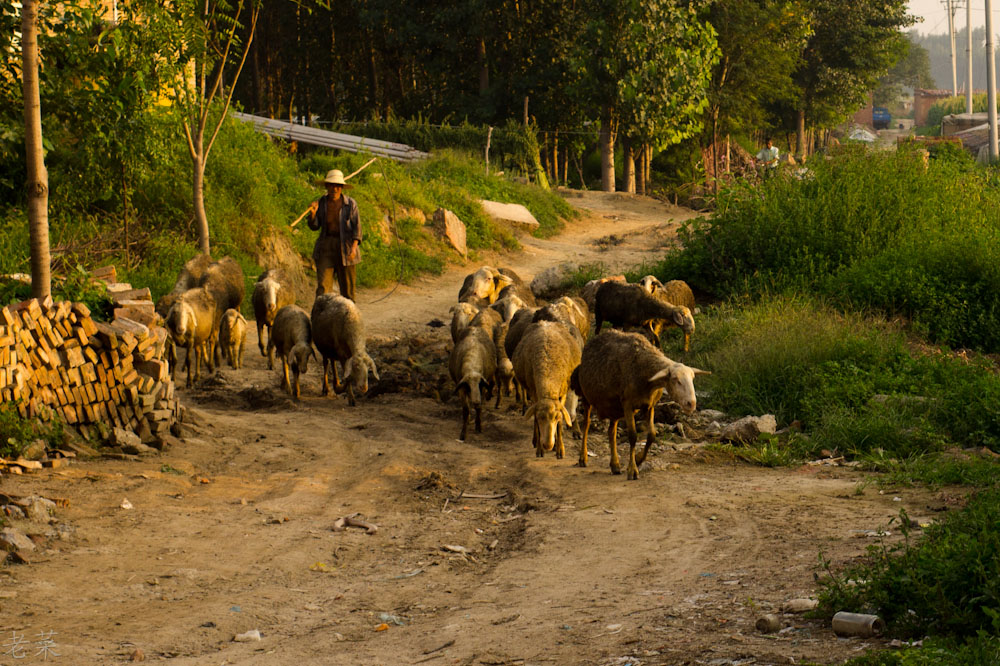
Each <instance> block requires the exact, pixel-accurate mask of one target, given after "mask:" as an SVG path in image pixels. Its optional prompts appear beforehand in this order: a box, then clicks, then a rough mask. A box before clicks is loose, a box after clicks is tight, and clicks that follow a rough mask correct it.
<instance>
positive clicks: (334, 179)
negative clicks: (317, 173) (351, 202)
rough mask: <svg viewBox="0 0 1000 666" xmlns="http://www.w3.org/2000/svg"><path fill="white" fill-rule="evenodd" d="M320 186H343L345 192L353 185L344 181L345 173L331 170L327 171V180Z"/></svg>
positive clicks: (321, 182)
mask: <svg viewBox="0 0 1000 666" xmlns="http://www.w3.org/2000/svg"><path fill="white" fill-rule="evenodd" d="M319 184H323V185H342V186H343V187H344V189H345V190H346V189H348V188H350V187H351V185H350V184H348V183H347V181H345V180H344V172H343V171H341V170H340V169H330V170H329V171H327V172H326V178H324V179H323V180H322V181H320V183H319Z"/></svg>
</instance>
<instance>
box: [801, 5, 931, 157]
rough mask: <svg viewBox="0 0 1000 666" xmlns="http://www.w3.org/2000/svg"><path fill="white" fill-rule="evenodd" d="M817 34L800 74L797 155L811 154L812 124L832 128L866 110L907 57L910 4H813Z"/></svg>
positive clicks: (814, 31) (814, 27)
mask: <svg viewBox="0 0 1000 666" xmlns="http://www.w3.org/2000/svg"><path fill="white" fill-rule="evenodd" d="M810 6H811V8H812V28H813V33H812V35H811V36H810V38H809V41H808V42H807V44H806V46H805V48H804V49H803V52H802V59H801V64H800V65H799V67H798V69H797V70H796V72H795V83H796V86H797V87H798V95H797V97H798V99H797V100H796V103H795V105H794V106H795V109H794V116H795V135H796V141H795V152H796V154H797V155H799V156H802V155H803V154H804V153H805V130H806V123H807V122H809V123H812V124H815V125H820V126H826V125H829V124H833V123H835V122H839V121H841V120H843V119H844V118H845V117H847V115H848V114H849V113H850V112H851V111H853V110H854V109H857V108H858V107H860V106H861V104H862V103H863V101H864V99H865V97H866V96H867V95H868V93H869V92H870V91H871V90H873V89H874V88H875V85H876V84H877V83H878V80H879V79H880V78H881V77H883V76H884V75H885V74H886V72H888V71H889V68H890V67H892V66H893V65H895V64H896V62H897V61H898V60H899V59H900V57H902V55H903V52H904V49H905V43H906V37H905V35H904V34H903V32H902V29H903V28H906V27H908V26H910V25H913V23H914V21H915V20H916V19H914V17H913V16H910V15H909V14H907V13H906V12H907V2H906V0H857V1H856V2H847V3H845V2H841V1H840V0H812V2H810Z"/></svg>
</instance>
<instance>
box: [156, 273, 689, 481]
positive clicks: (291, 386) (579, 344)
mask: <svg viewBox="0 0 1000 666" xmlns="http://www.w3.org/2000/svg"><path fill="white" fill-rule="evenodd" d="M243 284H244V282H243V272H242V270H241V269H240V267H239V265H238V264H237V263H236V262H235V261H234V260H232V259H231V258H228V257H227V258H223V259H221V260H219V261H212V260H211V259H210V258H208V257H207V256H205V255H202V256H199V257H196V258H195V259H192V260H191V261H189V262H188V263H187V264H185V266H184V269H183V270H182V271H181V274H180V275H179V276H178V279H177V282H176V284H175V285H174V289H173V290H172V291H171V292H170V293H168V294H167V295H165V296H164V297H163V298H162V299H160V301H159V302H158V303H157V306H156V308H157V312H158V313H159V314H160V315H161V316H162V317H163V318H164V321H165V325H166V328H167V330H168V332H169V334H170V338H171V340H172V341H173V343H174V345H175V346H176V347H179V348H184V349H186V350H187V357H186V360H185V367H186V370H187V385H188V386H191V384H192V381H193V380H194V381H196V380H197V379H198V378H199V377H200V366H201V362H202V361H204V362H205V363H206V364H207V366H208V369H209V371H210V372H211V371H212V370H213V369H214V366H215V365H218V364H219V363H220V362H221V358H220V357H221V355H222V354H223V353H224V354H225V356H226V358H227V359H228V361H229V363H230V365H232V366H233V367H235V368H239V367H241V366H242V358H243V345H244V342H245V339H246V329H247V322H246V319H244V318H243V316H242V315H241V314H240V313H239V306H240V303H242V301H243V293H244V287H243ZM583 296H584V297H583V298H580V297H575V296H572V297H571V296H563V297H562V298H560V299H558V300H556V301H553V302H551V303H548V304H540V303H538V302H536V300H535V297H534V295H533V294H532V292H531V290H530V288H528V286H527V285H526V284H525V283H524V281H523V280H521V278H520V277H519V276H518V275H517V274H516V273H515V272H514V271H512V270H510V269H507V268H499V269H495V268H492V267H489V266H483V267H482V268H480V269H479V270H477V271H476V272H474V273H472V274H470V275H468V276H467V277H466V278H465V281H464V282H463V284H462V287H461V289H460V291H459V295H458V301H459V302H458V304H457V305H456V306H454V307H453V308H452V309H451V313H452V320H451V337H452V341H453V342H454V347H453V348H452V350H451V353H450V356H449V360H448V367H449V372H450V374H451V378H452V380H453V381H454V383H455V393H456V394H457V395H459V396H460V398H461V401H462V430H461V434H460V439H462V440H464V439H465V438H466V436H467V434H468V426H469V419H470V416H472V415H473V413H474V415H475V431H476V432H477V433H478V432H481V431H482V408H483V403H484V402H485V401H488V400H490V399H491V398H492V394H493V392H494V391H495V392H496V404H495V407H499V406H500V401H501V396H502V395H504V394H506V395H508V396H510V395H513V397H514V399H515V401H516V402H517V404H518V405H519V406H520V407H521V412H522V414H524V415H526V416H528V417H530V418H531V419H532V421H533V426H534V427H533V434H532V445H533V446H534V448H535V453H536V455H538V456H543V455H544V454H545V452H546V451H552V450H553V449H554V450H555V454H556V457H557V458H562V457H564V456H565V446H564V444H563V436H562V431H563V428H564V427H569V428H574V431H575V432H576V433H578V434H579V436H580V437H581V438H582V442H581V446H580V458H579V465H580V466H581V467H586V466H587V435H588V432H589V430H590V421H591V415H592V413H593V412H596V413H597V415H598V416H599V417H601V418H605V419H608V421H609V426H608V440H609V443H610V450H611V471H612V472H613V473H614V474H620V473H621V463H620V461H619V458H618V447H617V430H618V422H619V421H620V420H621V419H625V424H626V432H627V434H628V440H629V461H628V468H627V473H628V478H629V479H637V478H638V477H639V471H638V468H639V465H641V464H642V463H643V461H644V460H645V458H646V454H647V453H648V451H649V448H650V446H651V445H652V444H653V442H654V441H655V439H656V429H655V427H654V424H653V415H654V409H655V407H656V405H657V403H658V402H659V400H660V398H661V396H662V395H663V392H664V391H666V392H667V395H668V396H669V398H670V399H671V400H672V401H674V402H675V403H677V405H678V406H679V407H680V409H682V410H683V411H684V412H686V413H692V412H693V411H694V410H695V408H696V398H695V390H694V377H695V376H696V375H698V374H707V373H705V372H704V371H702V370H698V369H697V368H692V367H688V366H686V365H684V364H683V363H678V362H675V361H672V360H671V359H669V358H667V357H666V356H665V355H664V354H663V352H662V351H661V350H660V348H659V335H660V333H661V332H662V329H663V328H665V327H672V326H676V327H678V328H680V329H681V330H682V331H683V333H684V349H685V351H687V350H688V346H689V342H690V337H691V334H692V333H693V332H694V318H693V316H692V311H693V310H694V296H693V294H692V293H691V289H690V288H689V287H688V286H687V284H685V283H684V282H682V281H679V280H674V281H671V282H668V283H667V284H666V285H664V284H661V283H660V281H659V280H657V279H656V278H654V277H652V276H647V277H645V278H643V279H642V281H641V282H640V283H638V284H628V283H626V282H624V281H623V280H622V279H615V278H605V279H601V280H594V281H592V282H591V283H589V284H588V285H587V286H586V287H585V288H584V290H583ZM294 300H295V299H294V295H293V293H292V291H291V290H290V289H289V288H288V287H287V285H283V284H282V279H281V276H280V274H279V273H277V272H276V271H273V270H269V271H265V272H264V273H263V274H262V275H260V276H259V277H258V279H257V281H256V283H255V285H254V290H253V295H252V302H253V310H254V317H255V319H256V323H257V337H258V344H259V346H260V352H261V354H262V355H265V356H267V367H268V369H273V364H274V354H275V352H277V355H278V357H279V358H280V359H281V363H282V371H283V372H282V388H283V389H285V390H287V391H288V392H289V393H291V394H292V395H293V396H294V397H295V398H296V399H298V398H299V397H300V388H299V376H300V375H301V374H302V373H304V372H306V370H307V368H308V365H309V360H310V359H313V360H317V357H316V351H319V353H320V356H322V359H323V389H322V394H323V395H328V394H329V392H330V381H329V380H330V376H331V375H332V377H333V390H334V392H335V393H337V394H340V393H345V392H346V393H347V396H348V402H349V404H350V405H352V406H353V405H355V403H356V397H355V394H356V393H358V394H364V393H366V392H367V391H368V373H369V372H371V374H372V376H373V377H374V378H375V380H376V381H378V379H379V376H378V370H377V369H376V367H375V362H374V361H373V360H372V358H371V357H370V356H369V355H368V352H367V350H366V348H365V327H364V322H363V321H362V318H361V313H360V311H359V310H358V308H357V306H356V305H355V304H354V302H353V301H351V300H349V299H347V298H344V297H342V296H339V295H333V294H324V295H322V296H319V297H317V298H316V300H315V301H314V303H313V307H312V312H311V313H307V312H306V311H305V310H303V309H302V308H300V307H299V306H297V305H295V302H294ZM591 310H593V313H594V319H595V326H594V332H595V334H594V335H592V336H591V335H590V333H591V330H590V316H591ZM604 322H609V323H610V324H611V325H612V326H618V327H621V328H623V329H625V330H614V329H611V330H606V331H604V332H602V331H601V327H602V325H603V323H604ZM265 338H266V339H267V345H266V348H265V343H264V340H265ZM170 360H171V362H172V363H173V366H172V367H173V368H174V369H175V370H176V366H177V363H176V360H177V359H176V357H171V358H170ZM338 363H339V364H340V366H341V372H342V375H343V380H341V379H340V376H339V375H338V371H337V364H338ZM192 371H193V374H192ZM289 372H291V374H289ZM579 403H582V406H583V427H582V432H581V429H580V428H579V426H578V425H575V420H576V418H575V415H576V412H577V407H578V404H579ZM637 413H642V414H644V419H645V420H646V432H647V437H646V446H645V448H644V449H643V450H642V451H641V452H640V453H638V454H637V453H636V450H635V449H636V440H637V437H638V435H637V430H636V425H635V417H636V414H637Z"/></svg>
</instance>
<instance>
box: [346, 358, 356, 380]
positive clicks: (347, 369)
mask: <svg viewBox="0 0 1000 666" xmlns="http://www.w3.org/2000/svg"><path fill="white" fill-rule="evenodd" d="M353 360H354V357H353V356H352V357H351V358H349V359H347V360H346V361H344V379H347V378H348V377H350V376H351V362H352V361H353Z"/></svg>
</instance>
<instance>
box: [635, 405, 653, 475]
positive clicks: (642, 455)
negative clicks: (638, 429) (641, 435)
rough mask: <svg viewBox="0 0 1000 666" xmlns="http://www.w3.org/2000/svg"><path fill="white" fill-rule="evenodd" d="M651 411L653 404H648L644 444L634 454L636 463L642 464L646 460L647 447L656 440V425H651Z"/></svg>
mask: <svg viewBox="0 0 1000 666" xmlns="http://www.w3.org/2000/svg"><path fill="white" fill-rule="evenodd" d="M653 411H654V405H650V406H649V409H648V410H647V414H648V417H647V418H648V420H647V422H646V446H645V447H643V449H642V451H641V452H640V453H639V455H638V456H636V459H635V463H636V465H642V463H644V462H646V455H647V454H648V453H649V449H650V447H651V446H653V444H654V443H655V442H656V426H655V425H653Z"/></svg>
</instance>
